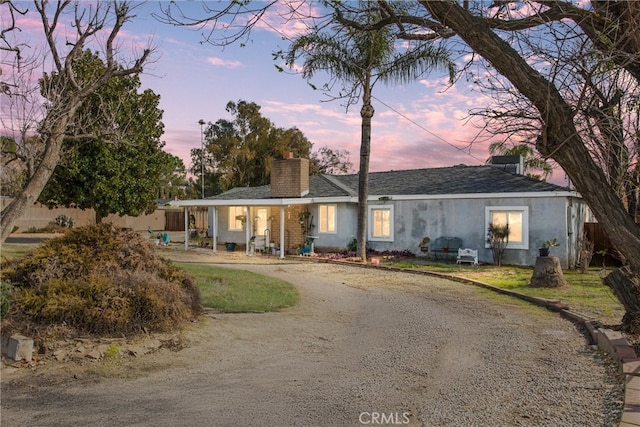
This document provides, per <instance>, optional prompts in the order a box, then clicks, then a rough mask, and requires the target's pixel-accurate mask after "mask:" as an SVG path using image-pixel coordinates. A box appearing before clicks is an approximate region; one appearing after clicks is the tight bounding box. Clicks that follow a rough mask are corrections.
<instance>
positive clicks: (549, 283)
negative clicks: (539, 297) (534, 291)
mask: <svg viewBox="0 0 640 427" xmlns="http://www.w3.org/2000/svg"><path fill="white" fill-rule="evenodd" d="M566 285H567V281H566V280H565V278H564V275H563V274H562V267H561V266H560V258H558V257H556V256H541V257H538V258H537V259H536V265H535V267H534V268H533V276H532V277H531V281H530V282H529V286H531V287H534V288H559V287H560V286H566Z"/></svg>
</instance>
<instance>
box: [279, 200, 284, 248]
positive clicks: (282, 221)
mask: <svg viewBox="0 0 640 427" xmlns="http://www.w3.org/2000/svg"><path fill="white" fill-rule="evenodd" d="M280 259H284V206H280Z"/></svg>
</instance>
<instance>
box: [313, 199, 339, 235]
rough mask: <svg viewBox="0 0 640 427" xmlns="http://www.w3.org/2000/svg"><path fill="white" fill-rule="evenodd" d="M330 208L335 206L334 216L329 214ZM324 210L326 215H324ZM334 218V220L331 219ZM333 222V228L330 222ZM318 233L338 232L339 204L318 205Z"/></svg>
mask: <svg viewBox="0 0 640 427" xmlns="http://www.w3.org/2000/svg"><path fill="white" fill-rule="evenodd" d="M329 208H333V218H331V215H330V214H329ZM323 211H324V215H323ZM331 220H333V221H331ZM332 222H333V229H330V228H329V224H331V223H332ZM318 233H322V234H337V233H338V205H336V204H322V205H318Z"/></svg>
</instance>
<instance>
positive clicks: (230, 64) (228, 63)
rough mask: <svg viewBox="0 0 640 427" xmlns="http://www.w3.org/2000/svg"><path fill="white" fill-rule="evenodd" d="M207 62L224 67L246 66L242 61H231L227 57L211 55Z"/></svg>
mask: <svg viewBox="0 0 640 427" xmlns="http://www.w3.org/2000/svg"><path fill="white" fill-rule="evenodd" d="M207 63H209V64H211V65H213V66H216V67H224V68H241V67H244V65H243V64H242V62H240V61H229V60H227V59H222V58H218V57H215V56H210V57H208V58H207Z"/></svg>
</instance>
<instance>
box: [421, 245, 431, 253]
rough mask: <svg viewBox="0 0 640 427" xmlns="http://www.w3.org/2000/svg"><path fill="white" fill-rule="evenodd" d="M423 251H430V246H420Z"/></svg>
mask: <svg viewBox="0 0 640 427" xmlns="http://www.w3.org/2000/svg"><path fill="white" fill-rule="evenodd" d="M420 250H421V251H422V252H429V246H420Z"/></svg>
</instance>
